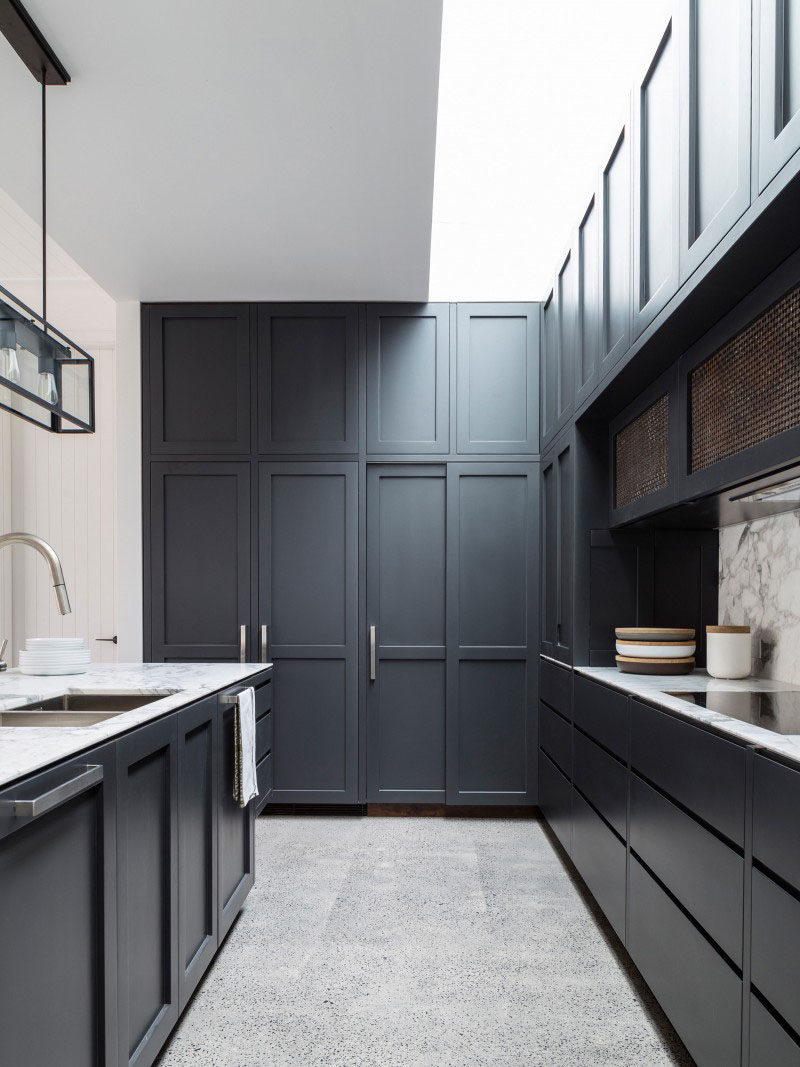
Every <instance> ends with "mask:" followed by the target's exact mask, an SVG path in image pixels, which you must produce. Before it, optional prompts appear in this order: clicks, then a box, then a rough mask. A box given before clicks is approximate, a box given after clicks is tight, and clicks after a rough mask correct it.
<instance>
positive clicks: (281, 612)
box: [259, 463, 358, 804]
mask: <svg viewBox="0 0 800 1067" xmlns="http://www.w3.org/2000/svg"><path fill="white" fill-rule="evenodd" d="M357 504H358V473H357V464H356V463H262V464H261V465H260V471H259V602H260V614H259V624H260V625H267V626H268V627H269V650H270V652H269V654H270V659H271V660H272V661H273V662H274V664H275V672H274V677H273V682H272V685H273V690H274V708H273V712H272V714H273V715H274V717H275V721H274V724H273V742H274V752H273V794H272V798H273V800H274V801H276V802H279V803H286V802H297V803H308V802H319V803H324V804H330V803H336V802H341V803H355V802H356V801H357V800H358V602H357V580H358V573H357V568H358V560H357V555H358V506H357Z"/></svg>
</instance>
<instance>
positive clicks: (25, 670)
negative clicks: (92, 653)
mask: <svg viewBox="0 0 800 1067" xmlns="http://www.w3.org/2000/svg"><path fill="white" fill-rule="evenodd" d="M19 670H20V674H38V675H45V674H46V675H51V676H54V675H59V674H86V672H87V671H88V670H89V664H88V663H83V664H76V665H74V666H72V667H70V666H65V667H39V666H37V667H34V666H30V667H24V666H23V665H22V664H20V666H19Z"/></svg>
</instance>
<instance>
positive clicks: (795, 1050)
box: [750, 994, 800, 1067]
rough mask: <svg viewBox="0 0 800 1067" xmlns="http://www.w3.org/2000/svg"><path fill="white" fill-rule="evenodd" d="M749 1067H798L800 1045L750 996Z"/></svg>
mask: <svg viewBox="0 0 800 1067" xmlns="http://www.w3.org/2000/svg"><path fill="white" fill-rule="evenodd" d="M750 1067H800V1045H798V1044H797V1042H796V1041H795V1040H794V1038H793V1037H792V1036H791V1034H789V1033H788V1032H787V1031H786V1030H784V1028H783V1027H782V1026H781V1024H780V1023H779V1022H778V1020H777V1019H775V1018H773V1017H772V1015H771V1014H770V1013H769V1012H768V1011H767V1009H766V1008H765V1007H764V1005H763V1004H762V1003H761V1001H760V1000H759V999H758V998H757V997H754V996H753V995H752V994H751V995H750Z"/></svg>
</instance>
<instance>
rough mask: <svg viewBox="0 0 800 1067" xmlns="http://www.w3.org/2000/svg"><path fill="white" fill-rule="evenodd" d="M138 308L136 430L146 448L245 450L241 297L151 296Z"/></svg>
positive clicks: (246, 337) (246, 373) (162, 451)
mask: <svg viewBox="0 0 800 1067" xmlns="http://www.w3.org/2000/svg"><path fill="white" fill-rule="evenodd" d="M145 315H146V323H147V331H146V334H145V337H146V340H147V346H148V347H147V350H146V359H145V367H144V372H145V382H144V387H145V395H146V396H148V398H149V404H148V405H146V406H145V411H144V418H145V427H144V430H145V439H146V440H147V439H149V441H150V451H151V452H152V453H154V454H157V455H203V454H208V455H219V454H226V455H231V454H233V453H237V454H243V453H246V452H249V451H250V310H249V307H248V305H247V304H152V305H150V306H148V307H146V309H145ZM148 427H149V433H148Z"/></svg>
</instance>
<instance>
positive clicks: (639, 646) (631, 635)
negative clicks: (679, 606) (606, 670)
mask: <svg viewBox="0 0 800 1067" xmlns="http://www.w3.org/2000/svg"><path fill="white" fill-rule="evenodd" d="M614 633H615V634H616V638H617V667H618V668H619V669H620V670H621V671H622V673H623V674H689V673H690V671H693V670H694V651H695V640H694V630H691V629H676V628H674V627H664V626H618V627H617V628H616V630H615V631H614Z"/></svg>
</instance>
